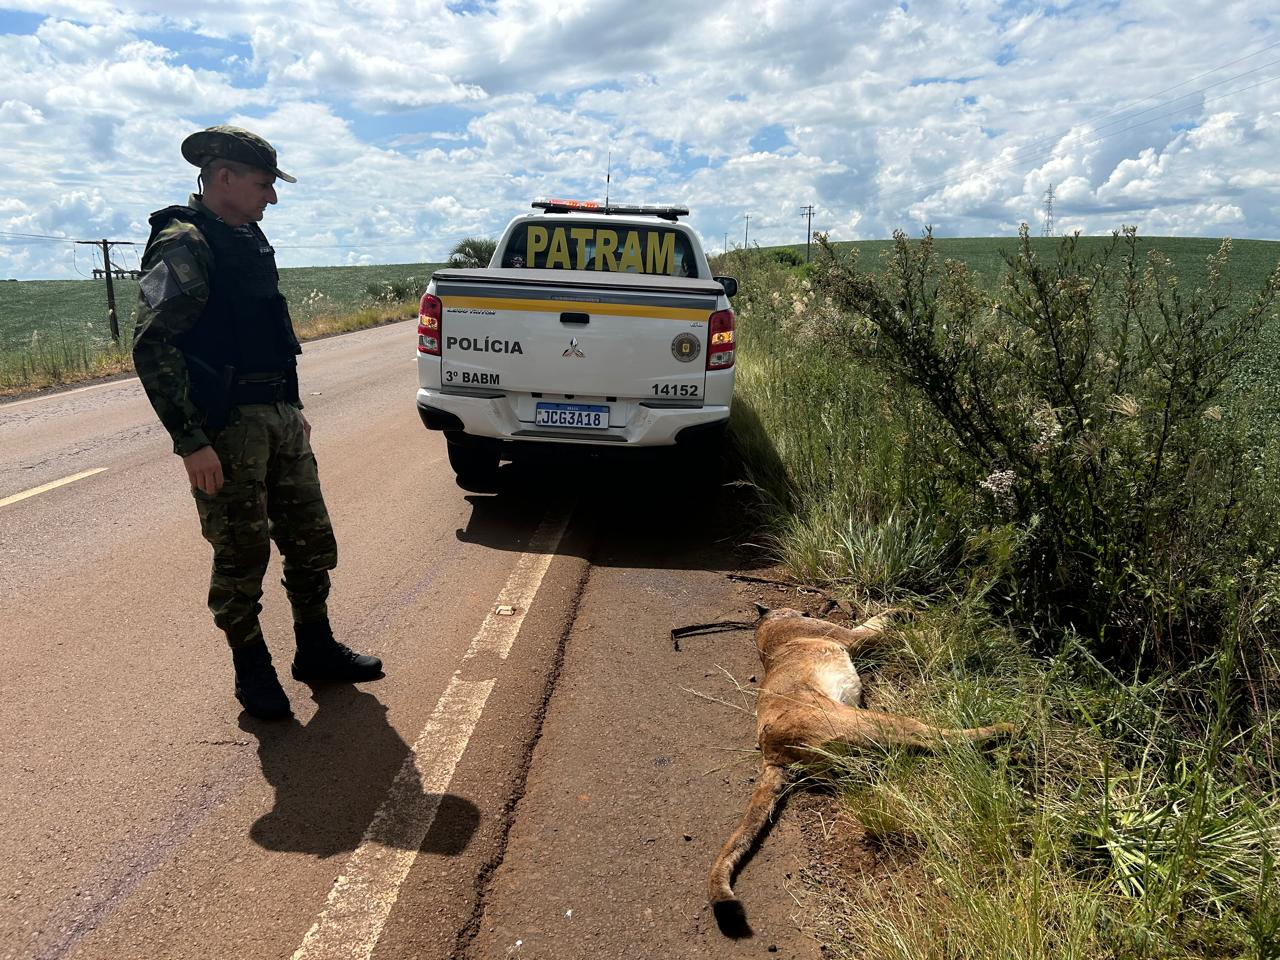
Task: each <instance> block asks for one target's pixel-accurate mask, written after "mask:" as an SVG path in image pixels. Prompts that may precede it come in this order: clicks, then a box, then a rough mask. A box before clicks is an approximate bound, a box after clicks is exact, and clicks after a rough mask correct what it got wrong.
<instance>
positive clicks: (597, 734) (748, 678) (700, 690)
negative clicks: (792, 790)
mask: <svg viewBox="0 0 1280 960" xmlns="http://www.w3.org/2000/svg"><path fill="white" fill-rule="evenodd" d="M751 617H752V611H751V607H750V603H749V600H748V599H746V597H745V596H744V595H741V594H740V593H739V591H737V590H736V589H735V588H734V586H733V584H732V583H731V582H730V581H729V580H728V579H727V578H726V577H725V575H724V573H723V572H715V571H707V570H698V569H670V568H645V567H638V566H611V565H609V564H608V563H607V562H606V563H604V564H597V565H593V567H592V570H591V573H590V578H589V580H588V583H587V587H586V590H585V592H584V595H583V598H582V601H581V603H580V605H579V610H578V616H577V619H576V622H575V624H574V627H573V629H572V631H571V633H570V636H569V640H568V643H567V646H566V650H565V659H564V666H563V670H562V672H561V676H560V680H559V683H558V685H557V687H556V691H555V694H554V696H553V697H552V700H551V703H550V705H549V709H548V712H547V716H546V720H545V723H544V726H543V731H542V738H541V740H540V742H539V744H538V747H537V749H536V750H535V752H534V756H533V764H532V767H531V769H530V772H529V779H528V787H527V789H526V791H525V794H524V796H523V798H522V800H521V802H520V805H519V807H518V808H517V811H516V820H515V822H514V824H513V826H512V830H511V834H510V837H509V840H508V844H507V849H506V855H505V857H504V859H503V862H502V864H501V866H500V867H499V868H498V870H497V871H496V872H495V874H494V876H493V879H492V882H491V884H490V886H489V890H488V893H487V896H486V898H485V910H484V914H483V916H482V918H481V922H480V925H479V929H478V931H477V934H476V937H475V939H474V941H473V942H472V943H471V944H470V947H469V949H468V955H469V956H472V957H476V958H480V957H518V956H523V957H538V958H543V957H545V958H563V960H572V958H579V957H581V958H588V957H589V958H593V960H601V958H614V957H618V958H621V957H632V956H637V957H658V956H662V957H712V956H714V957H737V956H744V957H745V956H776V957H797V958H811V957H818V956H819V955H820V954H819V951H818V948H817V946H816V944H814V943H813V942H812V941H811V940H810V939H809V938H808V937H807V936H806V935H805V933H804V932H803V929H802V925H803V924H804V922H805V906H804V903H805V900H804V894H803V890H802V888H801V881H800V879H799V878H800V876H801V872H802V870H803V868H804V867H805V866H806V864H807V849H806V844H805V842H804V839H803V837H802V836H801V833H800V830H801V828H800V826H799V824H798V823H797V822H796V819H795V818H790V819H789V818H787V817H786V816H785V814H784V816H782V817H781V818H780V820H779V822H778V823H777V824H776V826H775V828H774V829H773V830H772V832H771V833H770V835H769V836H768V838H767V839H766V840H765V842H764V843H763V844H762V846H761V848H760V849H759V850H758V851H757V853H756V854H755V856H754V857H753V858H752V859H751V860H750V861H749V863H748V864H747V865H746V867H745V869H744V870H743V871H742V873H741V875H740V877H739V880H738V882H737V884H736V889H737V891H738V893H739V894H740V896H741V897H742V899H743V901H744V903H745V904H746V907H747V912H748V916H749V918H750V921H751V923H752V926H753V928H754V930H755V936H754V937H752V938H750V939H743V940H737V941H734V940H730V939H728V938H726V937H725V936H724V935H723V934H722V933H721V932H720V930H719V929H718V928H717V926H716V923H715V920H714V918H713V916H712V914H711V911H710V910H709V908H708V907H707V904H706V876H707V871H708V870H709V868H710V866H711V862H712V860H713V859H714V858H715V856H716V854H717V852H718V851H719V849H720V846H721V844H722V843H723V842H724V840H725V838H726V837H727V836H728V835H729V832H730V831H731V830H732V828H733V826H734V825H735V824H736V822H737V820H738V818H739V816H740V815H741V813H742V810H743V808H744V806H745V804H746V802H747V797H748V795H749V793H750V791H751V788H752V782H753V780H754V778H755V776H756V774H757V772H758V762H759V760H758V754H756V753H755V751H754V739H755V737H754V734H755V725H754V724H755V721H754V713H753V698H752V694H751V690H752V688H753V687H754V681H755V679H756V677H757V676H758V674H759V672H760V667H759V661H758V659H757V657H756V651H755V646H754V643H753V639H752V633H751V631H750V630H749V629H743V630H738V631H735V632H727V633H718V634H708V635H703V636H696V637H690V638H687V639H686V640H683V641H682V642H681V645H680V649H679V650H678V651H677V650H676V649H674V648H673V645H672V642H671V639H670V636H669V634H668V630H669V629H670V628H671V627H676V626H681V625H685V624H689V623H700V622H709V621H713V620H721V619H736V620H746V619H750V618H751Z"/></svg>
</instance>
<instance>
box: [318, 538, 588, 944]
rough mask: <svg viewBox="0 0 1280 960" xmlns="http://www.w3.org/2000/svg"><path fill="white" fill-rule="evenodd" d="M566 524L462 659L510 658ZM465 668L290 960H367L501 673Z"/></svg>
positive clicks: (524, 561) (526, 562)
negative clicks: (473, 676)
mask: <svg viewBox="0 0 1280 960" xmlns="http://www.w3.org/2000/svg"><path fill="white" fill-rule="evenodd" d="M568 522H569V517H568V515H567V514H566V515H565V516H562V517H556V518H551V517H549V518H547V519H546V520H544V521H543V522H542V523H541V525H539V527H538V529H537V531H536V532H535V533H534V535H533V537H532V538H531V539H530V541H529V547H528V550H527V551H526V552H525V553H523V554H521V556H520V559H519V560H518V561H517V562H516V568H515V570H513V571H512V572H511V576H510V577H508V578H507V582H506V584H505V586H503V588H502V591H501V593H500V594H499V596H498V600H497V602H496V604H495V606H502V605H506V606H510V607H512V608H514V613H512V614H510V615H507V616H503V615H500V614H497V613H494V612H492V611H491V612H490V613H489V615H488V616H487V617H485V620H484V623H483V624H481V626H480V630H479V632H478V633H477V634H476V636H475V639H474V640H472V641H471V646H470V647H468V649H467V652H466V655H465V656H464V657H463V658H462V664H463V665H465V664H466V663H467V662H468V661H469V660H471V659H473V658H474V657H476V656H477V655H479V654H482V653H497V654H498V655H499V656H500V657H501V658H502V659H504V660H505V659H506V656H507V654H508V653H510V651H511V645H512V644H513V643H514V642H515V638H516V635H517V634H518V633H519V632H520V625H521V624H522V623H523V622H524V617H525V613H526V611H528V609H529V604H530V603H532V602H533V598H534V596H535V595H536V594H537V592H538V587H539V586H540V585H541V584H542V578H543V577H544V576H545V575H546V572H547V568H548V567H550V566H551V561H552V559H553V558H554V557H555V554H556V550H557V549H558V548H559V546H560V539H561V537H563V536H564V531H565V528H566V526H568ZM461 673H462V670H461V669H459V670H458V671H457V672H456V673H455V674H454V675H453V678H452V679H451V680H450V681H449V686H448V687H447V688H446V689H445V691H444V695H443V696H442V697H441V698H440V702H439V703H437V704H436V708H435V710H434V711H432V714H431V718H430V719H429V720H428V721H427V725H426V726H425V727H423V728H422V732H421V733H420V734H418V738H417V740H416V741H414V744H413V749H412V750H410V751H409V756H408V757H406V758H405V761H404V764H403V765H402V766H401V767H400V772H399V773H398V774H397V775H396V779H395V781H394V782H393V783H392V784H391V789H390V790H389V791H388V792H387V796H386V799H384V800H383V801H382V806H381V807H379V808H378V812H377V813H376V814H375V815H374V818H373V822H372V823H370V824H369V827H368V829H367V830H365V832H364V837H363V838H362V839H361V841H360V845H359V846H358V847H357V848H356V849H355V852H354V853H352V854H351V856H350V858H348V860H347V862H346V864H345V865H344V866H343V868H342V872H341V873H340V874H339V875H338V879H337V880H336V881H334V884H333V888H332V889H331V890H330V891H329V898H328V900H327V901H326V903H325V906H324V909H323V910H321V911H320V916H319V917H318V918H317V919H316V922H315V923H314V924H313V925H312V927H311V929H310V930H308V931H307V935H306V936H305V937H304V938H303V940H302V945H301V946H300V947H298V949H297V951H296V952H295V953H294V955H293V960H322V958H343V960H368V957H369V956H371V955H372V953H373V949H374V947H376V946H377V944H378V940H379V939H380V938H381V937H382V930H383V926H384V925H385V924H386V921H387V917H388V916H390V915H391V908H392V907H394V906H395V903H396V899H397V898H398V897H399V895H400V885H401V884H402V883H403V882H404V879H405V877H407V876H408V875H409V871H410V870H411V869H412V867H413V864H414V861H415V860H416V859H417V857H418V850H419V848H420V847H421V846H422V844H423V841H424V840H426V838H427V833H428V832H429V831H430V830H431V825H432V824H433V823H434V822H435V818H436V812H437V811H438V810H439V808H440V799H441V797H442V795H443V794H444V792H445V791H446V790H447V789H448V788H449V784H450V783H451V782H452V781H453V774H454V771H455V770H456V769H457V766H458V763H459V761H460V760H461V759H462V755H463V753H464V752H465V751H466V748H467V743H468V741H469V740H470V739H471V735H472V733H474V732H475V728H476V724H478V723H479V722H480V715H481V714H482V713H483V712H484V707H485V704H486V703H487V702H488V701H489V694H490V693H492V692H493V687H494V684H495V683H497V677H490V678H488V679H485V680H463V679H461V676H460V675H461Z"/></svg>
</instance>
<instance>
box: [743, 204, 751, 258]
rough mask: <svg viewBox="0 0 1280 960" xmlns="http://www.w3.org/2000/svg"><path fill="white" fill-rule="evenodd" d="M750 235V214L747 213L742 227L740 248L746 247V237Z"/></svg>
mask: <svg viewBox="0 0 1280 960" xmlns="http://www.w3.org/2000/svg"><path fill="white" fill-rule="evenodd" d="M750 235H751V214H749V213H748V214H747V222H746V224H745V225H744V226H743V227H742V249H744V250H745V249H747V237H749V236H750Z"/></svg>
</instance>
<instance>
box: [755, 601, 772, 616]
mask: <svg viewBox="0 0 1280 960" xmlns="http://www.w3.org/2000/svg"><path fill="white" fill-rule="evenodd" d="M755 606H756V616H758V617H761V618H763V617H764V616H765V615H766V614H768V613H769V608H768V607H766V606H765V605H764V604H763V603H757V604H756V605H755Z"/></svg>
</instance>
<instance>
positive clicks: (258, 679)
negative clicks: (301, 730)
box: [231, 640, 293, 720]
mask: <svg viewBox="0 0 1280 960" xmlns="http://www.w3.org/2000/svg"><path fill="white" fill-rule="evenodd" d="M231 659H232V660H233V661H234V662H235V665H236V699H237V700H239V701H240V705H241V706H242V707H244V708H245V710H246V711H248V713H249V715H250V716H254V717H257V718H258V719H259V720H282V719H284V718H285V717H287V716H289V715H290V714H291V713H292V712H293V711H292V710H290V709H289V698H288V697H286V696H285V694H284V689H283V688H282V687H281V686H280V681H279V679H278V678H277V677H276V668H275V667H273V666H272V665H271V653H270V652H269V651H268V650H267V644H266V642H265V641H263V640H259V641H257V642H256V643H251V644H249V645H247V646H244V647H234V648H232V650H231Z"/></svg>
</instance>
